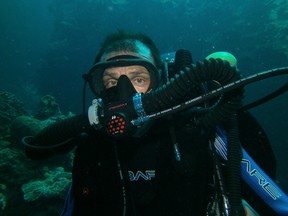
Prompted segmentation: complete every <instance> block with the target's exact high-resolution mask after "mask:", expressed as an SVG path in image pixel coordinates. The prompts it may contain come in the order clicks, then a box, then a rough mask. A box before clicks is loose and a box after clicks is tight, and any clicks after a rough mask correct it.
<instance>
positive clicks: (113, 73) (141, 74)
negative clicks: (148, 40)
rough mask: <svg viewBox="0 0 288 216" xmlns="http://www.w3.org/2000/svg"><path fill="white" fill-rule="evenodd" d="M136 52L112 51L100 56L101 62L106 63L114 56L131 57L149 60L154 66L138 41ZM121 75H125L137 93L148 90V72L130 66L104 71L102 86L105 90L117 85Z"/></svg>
mask: <svg viewBox="0 0 288 216" xmlns="http://www.w3.org/2000/svg"><path fill="white" fill-rule="evenodd" d="M135 46H136V50H137V52H129V51H114V52H110V53H105V54H104V55H103V56H102V59H101V61H107V60H108V59H111V58H113V57H116V56H120V55H131V56H136V57H140V58H143V59H145V60H149V61H151V62H152V63H153V64H154V60H153V57H152V54H151V51H150V50H149V48H148V47H146V46H145V45H144V44H143V43H141V42H140V41H136V42H135ZM121 75H126V76H127V77H128V78H129V80H130V81H131V83H132V85H133V86H134V88H135V90H136V91H137V92H139V93H140V92H141V93H146V92H147V91H148V89H149V86H150V83H151V80H150V74H149V71H148V70H147V69H146V68H145V67H143V66H140V65H132V66H125V67H111V68H107V69H105V71H104V73H103V84H104V86H105V87H106V89H108V88H111V87H113V86H116V85H117V82H118V79H119V77H120V76H121Z"/></svg>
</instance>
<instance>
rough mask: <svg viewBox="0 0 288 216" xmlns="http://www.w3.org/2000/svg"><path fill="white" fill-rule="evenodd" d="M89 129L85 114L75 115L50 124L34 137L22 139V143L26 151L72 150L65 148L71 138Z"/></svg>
mask: <svg viewBox="0 0 288 216" xmlns="http://www.w3.org/2000/svg"><path fill="white" fill-rule="evenodd" d="M89 127H90V124H89V121H88V117H87V114H86V115H85V114H84V115H77V116H73V117H71V118H67V119H64V120H61V121H59V122H57V123H54V124H51V125H49V126H48V127H46V128H44V129H43V130H41V131H40V132H39V133H38V134H36V136H35V137H31V136H28V137H24V138H23V139H22V142H23V144H24V146H25V148H26V149H29V150H34V151H39V150H40V151H45V150H51V149H65V148H70V149H71V148H73V146H67V145H69V144H70V141H71V140H73V138H75V137H77V136H79V134H81V133H83V132H85V131H87V130H88V128H89Z"/></svg>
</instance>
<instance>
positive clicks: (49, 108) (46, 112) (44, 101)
mask: <svg viewBox="0 0 288 216" xmlns="http://www.w3.org/2000/svg"><path fill="white" fill-rule="evenodd" d="M59 115H62V113H61V110H60V108H59V105H58V103H57V102H56V99H55V97H53V96H52V95H45V96H44V97H42V98H41V101H40V110H39V112H38V113H36V115H35V116H34V117H35V118H37V119H40V120H44V119H47V118H49V117H51V116H59Z"/></svg>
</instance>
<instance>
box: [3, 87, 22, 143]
mask: <svg viewBox="0 0 288 216" xmlns="http://www.w3.org/2000/svg"><path fill="white" fill-rule="evenodd" d="M19 115H27V112H26V111H25V109H24V108H23V103H22V102H20V100H19V99H18V98H17V97H16V96H15V95H14V94H12V93H9V92H5V91H0V139H5V138H7V136H9V133H10V130H9V124H10V123H11V122H12V120H13V119H15V118H16V117H17V116H19Z"/></svg>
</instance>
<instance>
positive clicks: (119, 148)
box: [26, 113, 276, 216]
mask: <svg viewBox="0 0 288 216" xmlns="http://www.w3.org/2000/svg"><path fill="white" fill-rule="evenodd" d="M177 117H178V119H179V116H177ZM81 119H83V118H82V117H81V116H79V117H77V116H76V117H75V118H74V119H71V120H70V119H67V120H66V121H65V122H64V123H58V126H57V127H56V126H53V125H52V126H51V127H50V129H49V128H47V130H44V131H43V132H42V134H41V133H40V135H39V137H38V138H37V136H36V139H35V143H32V144H33V145H36V146H37V145H41V144H42V145H44V144H45V145H53V144H54V142H56V143H57V142H59V141H56V140H55V139H54V136H52V135H54V134H58V131H59V128H67V126H68V128H70V127H71V125H75V124H71V122H74V123H75V122H76V123H77V124H76V125H78V126H77V127H76V129H75V131H80V129H79V128H82V127H83V126H84V125H87V124H88V123H87V122H86V121H87V120H81ZM84 119H86V118H84ZM172 122H173V126H174V129H175V132H176V133H175V136H174V135H173V134H174V133H171V125H172ZM172 122H171V121H170V122H168V120H167V119H162V120H159V121H157V122H156V123H154V125H153V126H152V127H150V129H149V130H148V131H147V132H146V133H145V135H143V136H141V137H140V138H133V137H127V138H123V139H114V138H111V137H110V136H108V135H107V133H106V132H105V131H104V130H98V131H96V130H94V128H92V127H90V126H89V129H88V130H85V132H86V133H85V135H83V134H82V135H81V136H78V135H77V134H75V133H76V132H75V133H72V134H73V136H74V137H75V138H74V139H72V140H71V141H69V142H64V145H63V146H62V145H59V147H56V148H55V149H53V150H51V151H50V150H49V149H47V150H43V149H41V148H40V149H37V148H29V146H28V147H27V146H26V154H27V156H28V157H30V158H34V159H42V158H45V157H50V156H52V155H53V154H55V153H56V152H59V153H65V152H67V151H69V150H71V149H72V148H73V147H74V146H75V145H77V147H76V151H75V158H74V167H73V185H72V186H73V187H72V191H71V192H72V197H73V199H74V206H73V215H74V216H75V215H76V216H78V215H79V216H90V215H91V216H92V215H93V216H95V215H97V216H101V215H115V216H118V215H126V216H142V215H145V216H154V215H155V216H156V215H157V216H159V215H165V216H169V215H171V216H178V215H179V216H182V215H183V216H191V215H196V216H198V215H205V212H206V208H207V204H208V203H209V201H211V200H210V198H211V195H212V194H213V192H214V188H213V181H212V176H213V165H212V158H211V155H210V151H209V147H208V142H209V139H210V138H211V137H212V136H213V134H214V132H213V129H212V130H210V131H208V130H207V129H204V128H201V127H199V126H193V124H189V125H187V124H185V123H184V121H183V120H180V121H179V122H178V124H177V123H176V124H175V121H172ZM238 123H239V132H240V142H241V144H242V146H243V147H244V148H245V149H246V150H247V151H248V153H249V154H250V155H251V156H252V158H254V159H255V160H256V162H257V163H258V164H259V165H260V167H262V169H264V171H266V172H267V174H268V175H270V177H272V178H275V170H276V160H275V156H274V154H273V150H272V148H271V146H270V143H269V140H268V138H267V136H266V134H265V131H263V129H262V128H261V126H260V125H259V124H258V122H257V121H256V120H255V119H254V118H253V117H252V116H251V115H250V114H249V113H241V114H239V119H238ZM69 125H70V126H69ZM85 127H86V126H85ZM85 127H83V128H85ZM72 129H73V128H72ZM72 129H69V130H68V131H74V129H73V130H72ZM66 133H67V131H66ZM66 133H63V132H61V133H60V135H62V136H63V134H64V135H65V134H66ZM70 133H71V132H70ZM48 136H49V137H51V138H48ZM63 137H65V136H63ZM65 139H66V138H65ZM173 139H176V141H177V143H178V145H179V150H180V158H181V160H180V161H181V162H178V161H177V160H176V155H175V152H174V146H173V144H174V143H173V142H172V140H173ZM57 140H58V139H57ZM45 142H46V143H45ZM223 170H224V175H225V169H223ZM224 178H225V176H224ZM241 189H242V192H243V194H242V195H243V198H244V199H245V200H246V201H248V203H249V204H250V205H251V206H252V207H254V208H255V209H256V211H257V212H258V213H260V215H262V214H263V215H276V214H275V212H274V211H273V210H271V209H270V208H269V207H267V205H265V204H264V203H263V201H262V200H261V199H260V198H259V197H258V196H256V195H255V192H253V191H252V189H250V188H249V187H248V186H246V185H245V184H243V185H242V188H241ZM69 208H71V206H69ZM266 213H267V214H266ZM64 215H65V214H64Z"/></svg>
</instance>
